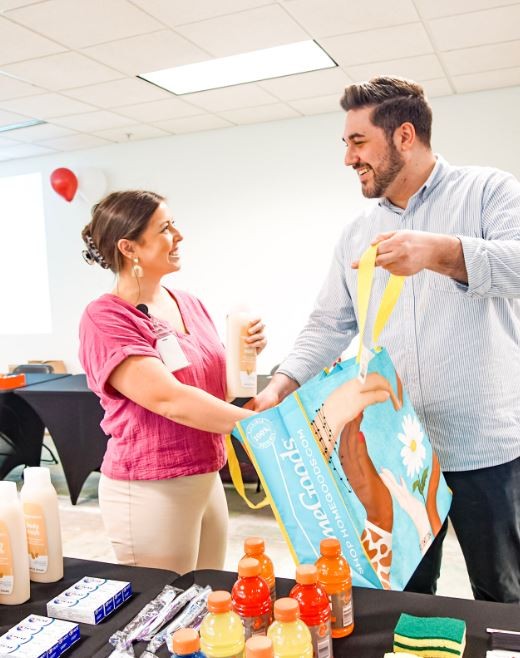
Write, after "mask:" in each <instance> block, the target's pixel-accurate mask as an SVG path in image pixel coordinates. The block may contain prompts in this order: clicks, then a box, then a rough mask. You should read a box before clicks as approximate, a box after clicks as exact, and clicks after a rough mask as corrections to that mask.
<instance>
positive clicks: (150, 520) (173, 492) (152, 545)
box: [99, 473, 228, 574]
mask: <svg viewBox="0 0 520 658" xmlns="http://www.w3.org/2000/svg"><path fill="white" fill-rule="evenodd" d="M99 506H100V508H101V514H102V516H103V523H104V525H105V529H106V531H107V533H108V536H109V538H110V541H111V542H112V545H113V547H114V550H115V553H116V557H117V559H118V561H119V562H120V563H121V564H129V565H134V566H140V567H156V568H158V569H170V570H173V571H176V572H177V573H180V574H184V573H186V572H187V571H192V570H193V569H222V567H223V565H224V558H225V554H226V543H227V530H228V509H227V503H226V497H225V494H224V487H223V486H222V482H221V480H220V476H219V474H218V473H204V474H202V475H191V476H187V477H179V478H173V479H170V480H132V481H126V480H112V479H110V478H108V477H106V476H104V475H101V479H100V481H99Z"/></svg>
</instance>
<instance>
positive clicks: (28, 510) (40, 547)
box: [23, 503, 49, 573]
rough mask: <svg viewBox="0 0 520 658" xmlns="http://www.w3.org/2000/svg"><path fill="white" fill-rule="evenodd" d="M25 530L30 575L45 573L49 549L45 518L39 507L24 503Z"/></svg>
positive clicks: (47, 566)
mask: <svg viewBox="0 0 520 658" xmlns="http://www.w3.org/2000/svg"><path fill="white" fill-rule="evenodd" d="M23 513H24V516H25V529H26V531H27V545H28V547H29V570H30V571H31V573H47V569H48V568H49V547H48V545H47V532H46V529H45V517H44V515H43V509H42V507H41V505H36V504H35V503H24V505H23Z"/></svg>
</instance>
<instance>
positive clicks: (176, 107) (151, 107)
mask: <svg viewBox="0 0 520 658" xmlns="http://www.w3.org/2000/svg"><path fill="white" fill-rule="evenodd" d="M117 111H118V113H119V114H124V115H125V116H128V117H131V118H132V119H135V120H136V121H143V122H144V123H148V122H151V121H165V120H166V119H178V118H179V117H189V116H193V115H196V114H200V108H199V107H194V106H193V105H189V104H188V103H185V102H184V101H181V100H180V99H178V98H168V99H166V100H164V101H152V102H151V103H139V104H137V105H125V106H124V107H118V108H117Z"/></svg>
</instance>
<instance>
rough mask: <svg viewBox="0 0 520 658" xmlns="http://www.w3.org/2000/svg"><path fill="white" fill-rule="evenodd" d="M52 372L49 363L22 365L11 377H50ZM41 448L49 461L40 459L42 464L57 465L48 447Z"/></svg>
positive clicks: (52, 369)
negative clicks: (47, 455)
mask: <svg viewBox="0 0 520 658" xmlns="http://www.w3.org/2000/svg"><path fill="white" fill-rule="evenodd" d="M53 372H54V368H53V367H52V366H51V365H50V364H49V363H22V364H20V365H19V366H16V368H14V369H13V375H19V374H20V373H40V374H44V375H51V374H52V373H53ZM42 448H45V450H47V452H48V453H49V455H50V456H51V458H50V459H42V464H57V463H58V458H57V457H56V455H55V454H54V453H53V452H52V450H51V449H50V448H49V446H47V445H45V443H43V444H42Z"/></svg>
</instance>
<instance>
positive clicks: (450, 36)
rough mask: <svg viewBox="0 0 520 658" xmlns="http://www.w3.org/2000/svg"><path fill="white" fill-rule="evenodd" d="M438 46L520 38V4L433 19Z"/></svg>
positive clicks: (431, 26) (465, 45) (433, 33)
mask: <svg viewBox="0 0 520 658" xmlns="http://www.w3.org/2000/svg"><path fill="white" fill-rule="evenodd" d="M430 29H431V32H432V36H433V39H434V42H435V45H436V46H437V48H439V49H440V50H457V49H460V48H469V47H471V46H479V45H481V44H486V43H498V42H500V41H513V40H515V39H520V4H517V5H511V6H508V7H500V8H497V9H489V10H488V11H476V12H473V13H470V14H461V15H459V16H451V17H448V18H437V19H434V20H432V21H430Z"/></svg>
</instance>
